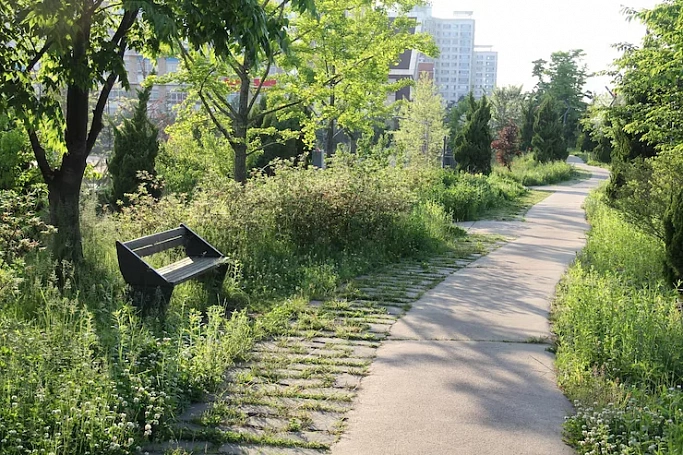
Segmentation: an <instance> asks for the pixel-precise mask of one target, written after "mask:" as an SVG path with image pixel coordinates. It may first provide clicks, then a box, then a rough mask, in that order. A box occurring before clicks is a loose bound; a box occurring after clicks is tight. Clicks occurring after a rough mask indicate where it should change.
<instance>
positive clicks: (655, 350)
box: [553, 193, 683, 454]
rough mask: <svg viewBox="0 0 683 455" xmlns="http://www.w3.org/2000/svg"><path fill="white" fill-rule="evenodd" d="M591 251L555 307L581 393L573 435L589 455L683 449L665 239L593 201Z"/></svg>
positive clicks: (680, 332) (674, 302) (563, 372)
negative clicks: (665, 264)
mask: <svg viewBox="0 0 683 455" xmlns="http://www.w3.org/2000/svg"><path fill="white" fill-rule="evenodd" d="M587 211H588V215H589V220H590V222H591V226H592V228H591V231H590V233H589V236H588V243H587V247H586V249H585V250H584V251H583V253H582V254H581V255H580V257H579V259H578V260H577V262H576V264H574V265H573V266H572V267H571V269H570V270H569V272H568V274H567V276H566V277H565V279H564V280H563V283H562V284H561V287H560V290H559V294H558V298H557V301H556V303H555V305H554V309H553V328H554V332H555V333H556V335H557V365H558V368H559V383H560V386H561V387H562V388H563V389H564V391H565V393H566V394H567V396H568V397H569V398H570V399H572V400H575V401H574V402H575V406H576V410H577V413H576V415H575V416H573V417H570V418H569V420H568V421H567V424H566V427H565V428H566V437H567V441H568V442H569V443H570V444H572V445H573V446H574V447H576V448H577V449H578V450H579V452H580V453H599V454H676V453H681V451H683V437H682V435H683V412H681V407H680V403H681V400H682V399H683V393H682V391H681V385H682V384H683V362H682V361H681V360H682V359H681V352H683V351H682V349H683V326H682V325H681V314H680V300H679V295H678V293H677V292H676V291H675V290H674V289H673V287H672V286H671V285H670V284H669V281H668V280H667V279H666V273H665V268H664V263H665V262H664V257H665V248H664V242H662V241H661V240H660V239H658V238H656V237H654V236H652V235H650V234H648V233H645V232H644V231H642V230H639V229H636V228H635V227H634V225H632V224H630V223H629V222H628V221H626V220H625V218H624V217H623V216H622V215H621V214H620V212H618V211H616V210H614V209H612V208H609V207H608V206H607V205H606V204H605V198H604V196H603V195H602V194H601V193H598V194H593V195H592V196H591V197H590V199H589V200H588V202H587Z"/></svg>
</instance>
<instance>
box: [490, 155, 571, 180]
mask: <svg viewBox="0 0 683 455" xmlns="http://www.w3.org/2000/svg"><path fill="white" fill-rule="evenodd" d="M494 173H495V174H497V175H499V176H501V177H505V178H508V179H511V180H514V181H516V182H519V183H521V184H522V185H524V186H542V185H552V184H554V183H560V182H564V181H567V180H571V179H573V178H575V177H576V170H575V168H574V167H573V166H572V165H571V164H569V163H567V162H566V161H551V162H547V163H541V162H538V161H536V160H535V159H534V157H533V156H532V155H524V156H521V157H519V158H516V159H515V160H514V161H513V162H512V166H511V168H510V169H507V168H505V167H503V166H497V167H496V168H495V169H494Z"/></svg>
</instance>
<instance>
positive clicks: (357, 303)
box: [144, 252, 480, 455]
mask: <svg viewBox="0 0 683 455" xmlns="http://www.w3.org/2000/svg"><path fill="white" fill-rule="evenodd" d="M479 256H480V255H478V254H469V255H466V256H465V257H463V254H462V253H458V252H449V253H446V254H444V255H442V256H438V257H435V258H432V259H428V260H425V261H420V262H415V261H413V262H410V261H404V262H401V263H398V264H392V265H390V266H388V267H386V268H384V269H382V270H380V271H379V272H378V273H376V274H373V275H365V276H362V277H359V278H358V279H356V280H354V281H353V282H352V283H350V284H349V285H347V286H345V287H343V288H342V289H341V290H340V295H341V299H340V300H336V301H331V302H322V301H316V302H312V304H311V305H310V307H309V308H310V312H309V313H306V314H304V315H302V316H301V317H300V318H299V319H297V320H295V321H293V322H292V323H291V327H290V329H289V331H288V333H287V335H286V336H281V337H277V338H275V339H272V340H268V341H263V342H260V343H258V344H257V345H256V346H254V348H253V350H252V352H251V353H250V356H249V358H248V360H246V361H245V362H243V363H241V364H239V365H236V366H235V367H234V368H232V369H230V371H228V372H226V375H225V381H226V383H225V387H224V388H223V392H222V393H221V394H217V396H213V397H211V399H207V400H205V401H206V402H204V403H198V404H194V405H192V406H191V407H190V408H189V409H187V410H186V411H185V412H183V413H182V415H180V417H179V418H178V422H177V424H176V425H175V427H174V429H173V434H174V435H176V437H177V440H176V441H172V442H166V443H163V444H153V445H150V446H148V447H146V448H145V449H144V450H145V451H146V452H148V453H149V454H150V455H162V454H167V453H174V455H179V454H206V455H232V454H235V455H237V454H245V455H254V454H263V455H271V454H284V455H313V454H321V453H326V452H327V451H328V450H329V447H330V446H331V445H332V444H333V443H334V442H335V441H336V440H337V439H338V438H339V436H340V435H341V433H342V431H343V429H344V422H345V415H346V413H347V412H348V411H349V410H350V409H351V408H352V406H353V399H354V397H355V395H356V390H357V389H358V388H359V387H360V385H361V383H362V379H363V377H364V376H365V375H366V374H367V370H368V366H369V365H370V362H371V361H372V359H373V358H374V357H375V355H376V351H377V348H378V347H379V346H380V344H381V341H382V340H384V339H386V337H387V336H388V333H389V331H390V329H391V327H392V325H393V324H394V323H395V322H396V321H397V320H398V319H399V318H400V317H401V316H402V315H403V314H405V312H406V310H408V309H409V308H410V304H411V303H412V302H414V301H415V300H417V299H418V298H419V297H420V296H421V295H422V294H424V293H425V292H426V291H428V290H429V289H431V288H433V287H434V286H435V285H436V284H438V283H440V282H441V281H443V280H444V278H446V277H447V276H448V275H450V274H452V273H454V272H455V271H457V270H459V269H461V268H463V267H466V266H467V265H468V264H469V263H471V262H472V261H473V260H475V259H476V258H478V257H479ZM176 449H177V450H176ZM174 450H176V451H175V452H173V451H174Z"/></svg>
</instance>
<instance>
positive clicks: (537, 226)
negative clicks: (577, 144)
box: [332, 159, 608, 455]
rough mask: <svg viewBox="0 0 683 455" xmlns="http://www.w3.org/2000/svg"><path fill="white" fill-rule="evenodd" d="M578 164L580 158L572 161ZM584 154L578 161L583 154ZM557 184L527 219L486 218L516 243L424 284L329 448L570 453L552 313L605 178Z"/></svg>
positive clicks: (391, 452) (438, 454)
mask: <svg viewBox="0 0 683 455" xmlns="http://www.w3.org/2000/svg"><path fill="white" fill-rule="evenodd" d="M570 161H572V162H573V163H577V159H573V160H572V159H570ZM578 163H580V161H578ZM579 166H581V167H584V168H586V169H588V170H590V171H591V172H592V173H593V177H592V178H591V179H589V180H584V181H581V182H579V183H577V184H574V185H568V186H554V187H552V188H545V189H548V190H551V191H553V192H554V194H553V195H552V196H550V197H548V198H547V199H546V200H544V201H543V202H541V203H539V204H537V205H536V206H534V207H533V208H532V209H531V210H530V211H529V212H528V213H527V215H526V221H525V222H512V223H510V222H499V223H495V222H480V223H475V224H474V225H473V226H470V228H471V229H473V230H475V231H482V232H489V233H501V234H503V235H506V236H508V237H511V238H513V240H511V241H510V242H509V243H506V244H505V245H504V246H502V247H501V248H499V249H498V250H496V251H494V252H492V253H491V254H489V255H488V256H485V257H483V258H481V259H479V260H478V261H476V262H474V263H472V264H471V265H470V266H469V267H467V268H465V269H462V270H460V271H459V272H457V273H455V274H453V275H451V276H450V277H448V278H447V279H446V280H445V281H444V282H443V283H441V284H440V285H439V286H437V287H436V288H434V289H433V290H431V291H429V292H428V293H426V294H425V295H424V296H423V297H422V298H421V299H420V300H419V301H417V302H416V303H415V304H414V305H413V308H412V309H411V310H410V311H409V312H408V313H407V314H406V316H405V317H403V318H402V319H401V320H399V321H398V322H397V323H396V324H395V325H394V326H393V328H392V330H391V337H390V338H389V340H388V341H387V342H385V343H384V344H383V345H382V346H381V347H380V349H379V350H378V352H377V358H376V359H375V360H374V362H373V364H372V367H371V368H370V375H369V376H368V377H367V378H365V379H364V380H363V382H362V386H361V387H362V388H361V391H360V393H359V396H358V399H357V400H358V401H357V402H356V407H355V409H354V410H353V411H352V412H351V413H350V414H349V419H348V431H347V432H345V434H344V436H342V438H341V440H340V441H339V442H338V443H337V444H336V445H335V446H333V448H332V454H333V455H384V454H386V455H402V454H405V455H420V454H424V455H442V454H443V455H470V454H471V455H486V454H491V455H513V454H515V455H516V454H525V455H531V454H533V455H563V454H568V455H569V454H572V453H574V451H573V450H572V449H571V448H569V447H568V446H566V445H565V444H564V443H563V442H562V423H563V421H564V416H565V415H567V414H570V413H571V412H572V407H571V405H570V403H569V402H568V401H567V399H566V398H565V397H564V396H563V395H562V393H561V392H560V390H559V389H558V388H557V385H556V376H555V371H554V366H553V360H554V358H553V355H552V354H550V353H549V352H547V351H546V348H547V345H546V344H543V342H544V341H545V340H547V339H548V337H549V336H550V331H549V323H548V312H549V309H550V300H551V299H552V297H553V294H554V292H555V287H556V285H557V283H558V281H559V280H560V278H561V276H562V274H563V273H564V271H565V270H566V268H567V266H568V265H569V263H570V262H571V261H572V260H573V259H574V258H575V256H576V253H577V252H578V251H579V250H580V249H581V248H582V247H583V246H584V243H585V232H586V230H587V229H588V224H587V223H586V221H585V216H584V211H583V209H582V203H583V200H584V198H585V197H586V195H587V194H588V192H589V191H590V190H591V189H593V188H595V187H596V186H597V185H598V184H599V183H600V181H602V180H604V179H606V178H607V175H608V174H607V171H605V170H603V169H600V168H595V167H589V166H585V165H583V164H579Z"/></svg>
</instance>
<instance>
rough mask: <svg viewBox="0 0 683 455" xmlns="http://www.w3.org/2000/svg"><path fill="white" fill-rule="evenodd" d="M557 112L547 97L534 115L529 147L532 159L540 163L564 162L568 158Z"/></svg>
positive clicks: (552, 102)
mask: <svg viewBox="0 0 683 455" xmlns="http://www.w3.org/2000/svg"><path fill="white" fill-rule="evenodd" d="M557 112H558V111H557V109H556V107H555V102H554V101H553V100H552V98H549V97H548V98H545V99H544V100H543V102H542V103H541V106H540V107H539V108H538V113H537V114H536V120H535V122H534V137H533V139H532V140H531V147H532V149H533V153H534V158H535V159H536V161H540V162H541V163H547V162H548V161H557V160H566V159H567V157H568V156H569V152H568V150H567V145H566V144H565V142H564V136H563V132H562V123H561V122H560V119H559V117H558V113H557Z"/></svg>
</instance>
